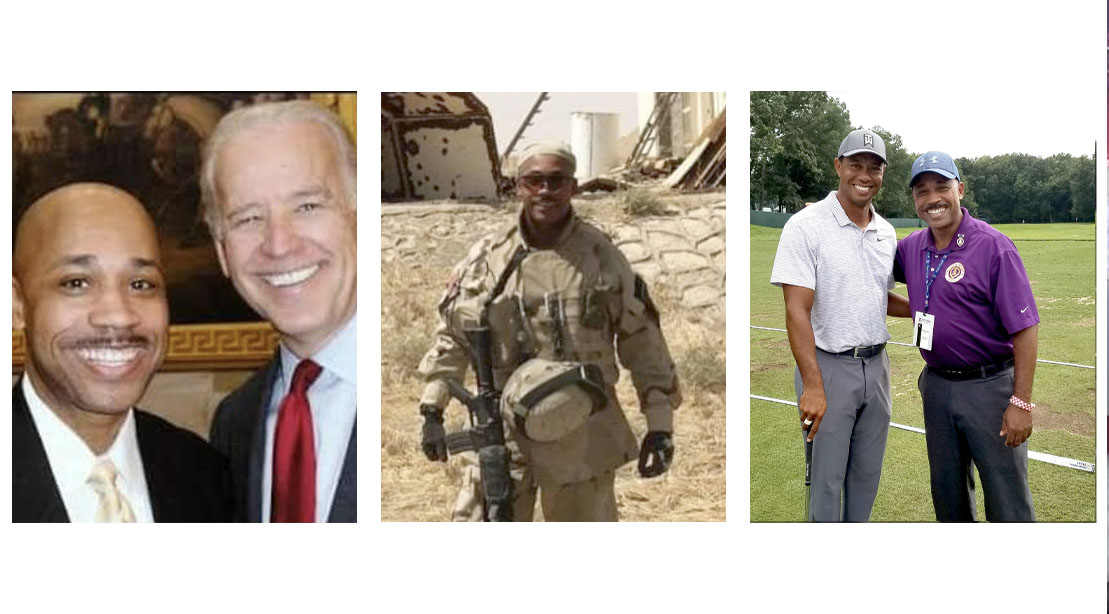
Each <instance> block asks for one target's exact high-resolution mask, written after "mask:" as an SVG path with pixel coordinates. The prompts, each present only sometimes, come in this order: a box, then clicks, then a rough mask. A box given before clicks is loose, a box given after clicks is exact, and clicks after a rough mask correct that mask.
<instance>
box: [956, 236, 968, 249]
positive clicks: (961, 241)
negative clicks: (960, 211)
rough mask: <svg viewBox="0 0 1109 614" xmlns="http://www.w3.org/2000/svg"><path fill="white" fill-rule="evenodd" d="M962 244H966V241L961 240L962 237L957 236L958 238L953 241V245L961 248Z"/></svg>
mask: <svg viewBox="0 0 1109 614" xmlns="http://www.w3.org/2000/svg"><path fill="white" fill-rule="evenodd" d="M963 243H966V240H965V239H963V235H959V238H957V239H955V245H958V246H959V247H962V246H963Z"/></svg>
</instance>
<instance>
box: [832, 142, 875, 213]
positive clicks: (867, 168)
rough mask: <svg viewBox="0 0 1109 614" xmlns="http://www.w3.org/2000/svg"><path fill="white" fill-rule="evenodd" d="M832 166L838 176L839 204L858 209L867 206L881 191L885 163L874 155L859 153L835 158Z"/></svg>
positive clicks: (837, 193)
mask: <svg viewBox="0 0 1109 614" xmlns="http://www.w3.org/2000/svg"><path fill="white" fill-rule="evenodd" d="M833 164H834V165H835V167H836V174H837V175H839V190H838V191H837V192H836V195H837V196H839V198H840V202H841V203H843V204H845V205H851V206H854V207H858V208H862V207H866V206H869V205H870V201H871V200H873V199H874V197H875V196H877V195H878V190H880V189H882V175H883V174H884V173H885V172H886V164H885V162H882V159H881V158H879V157H878V156H876V155H874V154H871V153H861V154H855V155H853V156H848V157H844V158H836V159H835V160H834V161H833Z"/></svg>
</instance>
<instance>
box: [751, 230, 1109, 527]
mask: <svg viewBox="0 0 1109 614" xmlns="http://www.w3.org/2000/svg"><path fill="white" fill-rule="evenodd" d="M996 228H997V229H998V230H1000V231H1001V232H1003V233H1005V234H1006V235H1008V236H1009V237H1010V238H1011V239H1013V241H1014V242H1015V243H1016V246H1017V249H1018V250H1020V255H1021V258H1023V260H1024V264H1025V268H1027V270H1028V277H1029V280H1030V281H1031V283H1032V291H1033V292H1034V293H1035V295H1036V305H1037V308H1038V309H1039V312H1040V328H1039V354H1038V358H1039V359H1041V360H1053V361H1058V362H1068V363H1077V364H1082V365H1093V364H1094V348H1095V345H1096V343H1095V338H1094V334H1095V322H1096V316H1095V313H1096V312H1095V305H1094V297H1095V295H1096V282H1095V278H1094V272H1095V262H1094V259H1095V251H1096V250H1095V241H1094V236H1095V230H1094V225H1093V224H999V225H997V226H996ZM913 230H914V229H911V228H898V229H897V231H898V232H897V236H898V238H899V239H900V238H903V237H905V236H906V235H907V234H909V233H910V232H912V231H913ZM780 234H781V229H778V228H764V227H761V226H752V227H751V324H752V325H753V326H765V327H770V328H781V329H784V328H785V304H784V302H783V300H782V291H781V290H780V289H779V288H776V287H774V286H772V285H770V270H771V267H772V265H773V263H774V253H775V251H776V249H777V247H778V237H779V236H780ZM895 292H898V293H900V294H905V286H904V285H902V284H898V286H897V288H896V289H895ZM887 324H888V326H889V331H890V334H891V335H892V337H893V338H892V339H891V341H894V342H902V343H908V342H909V341H910V340H911V328H912V327H911V320H909V319H903V318H888V319H887ZM887 351H888V352H889V356H890V385H891V393H892V396H893V419H892V420H893V422H895V423H898V424H904V425H908V426H914V427H918V428H924V418H923V415H922V411H921V403H920V393H919V392H918V391H917V388H916V380H917V376H918V375H919V374H920V370H921V369H922V368H923V366H924V361H923V360H922V359H921V357H920V353H919V352H918V351H917V350H916V349H915V348H912V347H905V346H899V345H892V344H891V345H889V346H887ZM793 370H794V363H793V355H792V354H791V353H790V350H789V341H788V340H787V338H786V334H785V333H784V332H777V331H767V330H759V329H752V330H751V394H755V395H760V396H766V397H773V398H777V399H783V400H786V401H791V402H793V401H796V400H797V399H796V397H795V395H794V391H793ZM1095 390H1096V378H1095V372H1094V370H1093V369H1084V368H1077V367H1069V366H1062V365H1053V364H1044V363H1039V364H1038V365H1037V366H1036V380H1035V386H1034V387H1033V401H1034V402H1035V403H1036V405H1037V407H1036V412H1035V427H1034V431H1033V433H1032V437H1031V438H1030V439H1029V440H1028V446H1029V448H1028V449H1029V450H1033V451H1037V452H1044V453H1047V454H1054V455H1056V456H1063V457H1067V458H1074V459H1078V460H1082V461H1087V462H1090V463H1092V462H1094V450H1095V434H1096V424H1095V422H1096V421H1095V400H1096V394H1095ZM999 426H1000V425H999ZM1028 481H1029V484H1030V486H1031V489H1032V497H1033V499H1034V502H1035V507H1036V518H1037V520H1040V521H1046V522H1094V520H1095V514H1094V511H1095V502H1096V501H1095V486H1094V483H1095V482H1094V474H1092V473H1087V472H1084V471H1078V470H1075V469H1071V468H1068V467H1059V466H1055V465H1051V464H1047V463H1043V462H1040V461H1036V460H1029V462H1028ZM803 515H804V456H803V447H802V439H801V430H800V424H799V423H798V419H797V408H796V407H793V406H789V405H783V404H779V403H773V402H768V401H762V400H757V399H751V521H752V522H783V521H785V522H790V521H800V520H803ZM978 517H979V519H980V520H984V519H985V509H984V508H983V507H982V493H981V488H979V489H978ZM872 520H874V521H886V522H926V521H929V522H930V521H934V520H935V515H934V512H933V510H932V499H931V494H930V492H929V488H928V457H927V453H926V450H925V443H924V435H921V434H919V433H914V432H910V431H905V430H901V429H897V428H891V429H890V433H889V441H888V443H887V446H886V456H885V460H884V462H883V466H882V482H881V485H880V486H879V487H878V498H877V499H876V500H875V502H874V514H873V517H872Z"/></svg>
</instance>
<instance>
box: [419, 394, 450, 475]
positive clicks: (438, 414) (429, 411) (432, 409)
mask: <svg viewBox="0 0 1109 614" xmlns="http://www.w3.org/2000/svg"><path fill="white" fill-rule="evenodd" d="M420 414H421V415H422V416H423V417H424V431H423V436H422V438H421V439H420V447H421V448H423V451H424V456H427V460H430V461H440V462H446V460H447V431H446V429H444V428H443V410H441V409H439V408H438V407H436V406H434V405H430V404H427V403H424V404H421V405H420Z"/></svg>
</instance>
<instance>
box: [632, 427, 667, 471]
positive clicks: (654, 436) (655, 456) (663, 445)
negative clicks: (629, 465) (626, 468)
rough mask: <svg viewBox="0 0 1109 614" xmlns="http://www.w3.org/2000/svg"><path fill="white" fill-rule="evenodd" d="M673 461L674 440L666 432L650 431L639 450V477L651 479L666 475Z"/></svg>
mask: <svg viewBox="0 0 1109 614" xmlns="http://www.w3.org/2000/svg"><path fill="white" fill-rule="evenodd" d="M673 460H674V438H673V437H671V436H670V433H667V432H666V431H651V432H649V433H647V435H646V436H645V437H644V438H643V445H642V446H640V448H639V475H641V476H643V477H645V478H653V477H656V476H660V475H662V474H664V473H666V470H667V469H669V468H670V462H671V461H673Z"/></svg>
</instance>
